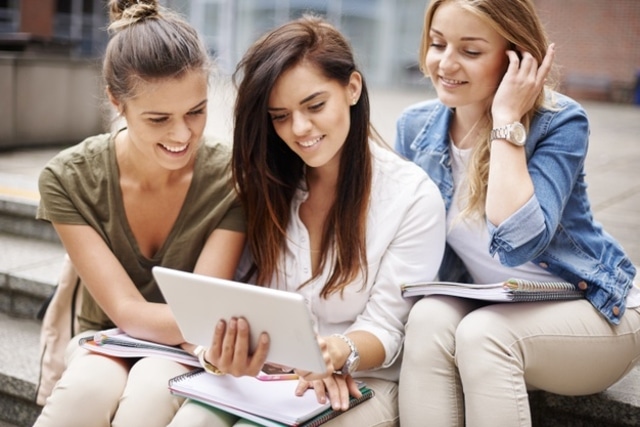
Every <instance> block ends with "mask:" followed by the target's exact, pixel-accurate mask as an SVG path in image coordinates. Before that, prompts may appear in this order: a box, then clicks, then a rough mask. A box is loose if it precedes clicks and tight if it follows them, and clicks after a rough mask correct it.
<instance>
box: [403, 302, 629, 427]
mask: <svg viewBox="0 0 640 427" xmlns="http://www.w3.org/2000/svg"><path fill="white" fill-rule="evenodd" d="M639 359H640V309H638V308H635V309H628V310H627V311H626V313H625V314H624V316H623V317H622V319H621V322H620V325H618V326H614V325H612V324H610V323H609V322H608V321H607V320H606V319H605V317H604V316H602V315H601V314H600V313H598V311H597V310H595V309H594V308H593V306H592V305H591V304H590V303H589V302H588V301H586V300H576V301H554V302H535V303H503V304H489V305H487V304H483V303H479V302H478V301H472V300H466V299H462V298H460V299H459V298H454V297H445V296H438V297H427V298H423V299H421V300H420V301H418V302H417V303H416V304H415V305H414V307H413V309H412V311H411V313H410V315H409V320H408V322H407V325H406V337H405V347H404V357H403V361H402V369H401V374H400V383H399V411H400V421H401V423H402V426H403V427H411V426H425V425H428V426H433V427H437V426H443V427H453V426H467V427H474V426H492V427H495V426H510V427H515V426H530V425H531V414H530V409H529V400H528V394H527V390H534V389H540V390H546V391H549V392H552V393H557V394H563V395H585V394H591V393H596V392H600V391H603V390H605V389H606V388H607V387H609V386H611V385H612V384H614V383H615V382H616V381H618V380H619V379H621V378H622V377H623V376H624V375H625V374H626V373H627V372H629V370H630V369H631V368H632V367H633V365H634V364H636V363H637V362H638V360H639Z"/></svg>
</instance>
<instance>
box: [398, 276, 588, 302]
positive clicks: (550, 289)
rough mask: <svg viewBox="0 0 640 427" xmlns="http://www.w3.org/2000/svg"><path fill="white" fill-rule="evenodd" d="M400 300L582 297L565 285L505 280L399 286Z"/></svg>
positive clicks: (505, 299)
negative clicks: (449, 297)
mask: <svg viewBox="0 0 640 427" xmlns="http://www.w3.org/2000/svg"><path fill="white" fill-rule="evenodd" d="M401 288H402V295H403V296H404V297H415V296H426V295H451V296H457V297H463V298H470V299H478V300H485V301H497V302H500V301H503V302H531V301H549V300H571V299H579V298H584V292H583V291H581V290H579V289H578V288H576V287H575V286H574V285H572V284H571V283H569V282H542V281H533V280H524V279H509V280H507V281H505V282H500V283H487V284H475V283H459V282H421V283H410V284H404V285H402V286H401Z"/></svg>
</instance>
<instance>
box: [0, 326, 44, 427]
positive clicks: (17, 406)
mask: <svg viewBox="0 0 640 427" xmlns="http://www.w3.org/2000/svg"><path fill="white" fill-rule="evenodd" d="M0 324H1V325H2V327H1V328H0V360H1V361H2V363H0V420H1V421H0V426H2V425H3V424H2V422H3V421H4V422H5V423H7V426H16V427H22V426H24V427H28V426H31V425H32V424H33V422H34V421H35V419H36V417H37V416H38V414H39V413H40V407H39V406H38V405H36V403H35V392H36V383H37V381H38V376H39V354H38V353H39V349H38V346H39V337H40V322H39V321H36V320H33V319H25V318H16V317H12V316H9V315H8V314H6V313H0Z"/></svg>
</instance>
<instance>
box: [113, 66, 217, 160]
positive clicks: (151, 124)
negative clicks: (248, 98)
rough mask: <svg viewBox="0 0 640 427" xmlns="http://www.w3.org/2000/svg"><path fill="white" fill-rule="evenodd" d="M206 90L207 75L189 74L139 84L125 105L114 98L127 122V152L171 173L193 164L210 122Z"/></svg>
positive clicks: (190, 72)
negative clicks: (208, 121) (205, 129)
mask: <svg viewBox="0 0 640 427" xmlns="http://www.w3.org/2000/svg"><path fill="white" fill-rule="evenodd" d="M207 91H208V90H207V75H206V73H204V72H201V71H189V72H187V73H186V74H185V75H184V76H182V77H180V78H168V79H162V80H158V81H154V82H142V83H140V85H139V87H138V90H137V92H136V93H137V95H136V96H135V97H134V98H131V99H128V100H127V101H126V104H123V103H120V102H118V101H116V100H114V99H113V97H111V102H112V103H113V105H114V106H115V107H116V109H118V111H121V112H122V114H123V116H124V117H125V119H126V121H127V136H128V138H127V144H129V146H128V147H127V150H131V151H130V152H132V153H137V155H136V157H137V158H139V159H143V160H144V161H147V162H149V161H151V162H155V163H157V164H158V165H160V166H161V167H163V168H165V169H169V170H177V169H180V168H183V167H185V166H187V165H189V164H191V162H192V161H193V159H194V158H195V153H196V152H197V150H198V147H199V145H200V143H201V140H202V134H203V132H204V128H205V125H206V121H207V114H206V113H207ZM124 106H126V108H123V107H124Z"/></svg>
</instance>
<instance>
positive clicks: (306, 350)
mask: <svg viewBox="0 0 640 427" xmlns="http://www.w3.org/2000/svg"><path fill="white" fill-rule="evenodd" d="M152 272H153V276H154V277H155V279H156V282H157V283H158V286H159V287H160V291H161V292H162V295H163V296H164V298H165V301H166V302H167V304H169V307H170V308H171V311H172V312H173V314H174V316H175V318H176V322H177V323H178V327H179V328H180V331H181V332H182V335H183V336H184V338H185V340H187V341H188V342H190V343H193V344H198V345H202V346H204V347H210V346H211V342H212V341H213V333H214V329H215V325H216V323H217V322H218V321H219V320H220V319H225V320H227V321H228V320H229V319H230V318H231V317H244V318H245V319H247V321H248V322H249V326H250V328H251V335H250V336H251V345H252V348H255V346H256V344H257V341H258V337H259V335H260V333H261V332H263V331H264V332H267V333H268V334H269V338H270V345H269V355H268V357H267V359H268V361H269V362H271V363H277V364H280V365H284V366H289V367H292V368H297V369H301V370H305V371H311V372H324V371H325V370H326V366H325V363H324V360H323V358H322V352H321V351H320V347H319V345H318V342H317V340H316V333H315V331H314V327H313V320H312V318H311V314H310V313H309V309H308V308H307V305H306V304H305V302H304V298H303V297H302V295H300V294H297V293H294V292H286V291H282V290H276V289H270V288H264V287H261V286H256V285H248V284H246V283H239V282H234V281H231V280H223V279H217V278H214V277H209V276H204V275H200V274H194V273H188V272H184V271H179V270H173V269H169V268H165V267H154V268H153V270H152Z"/></svg>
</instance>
